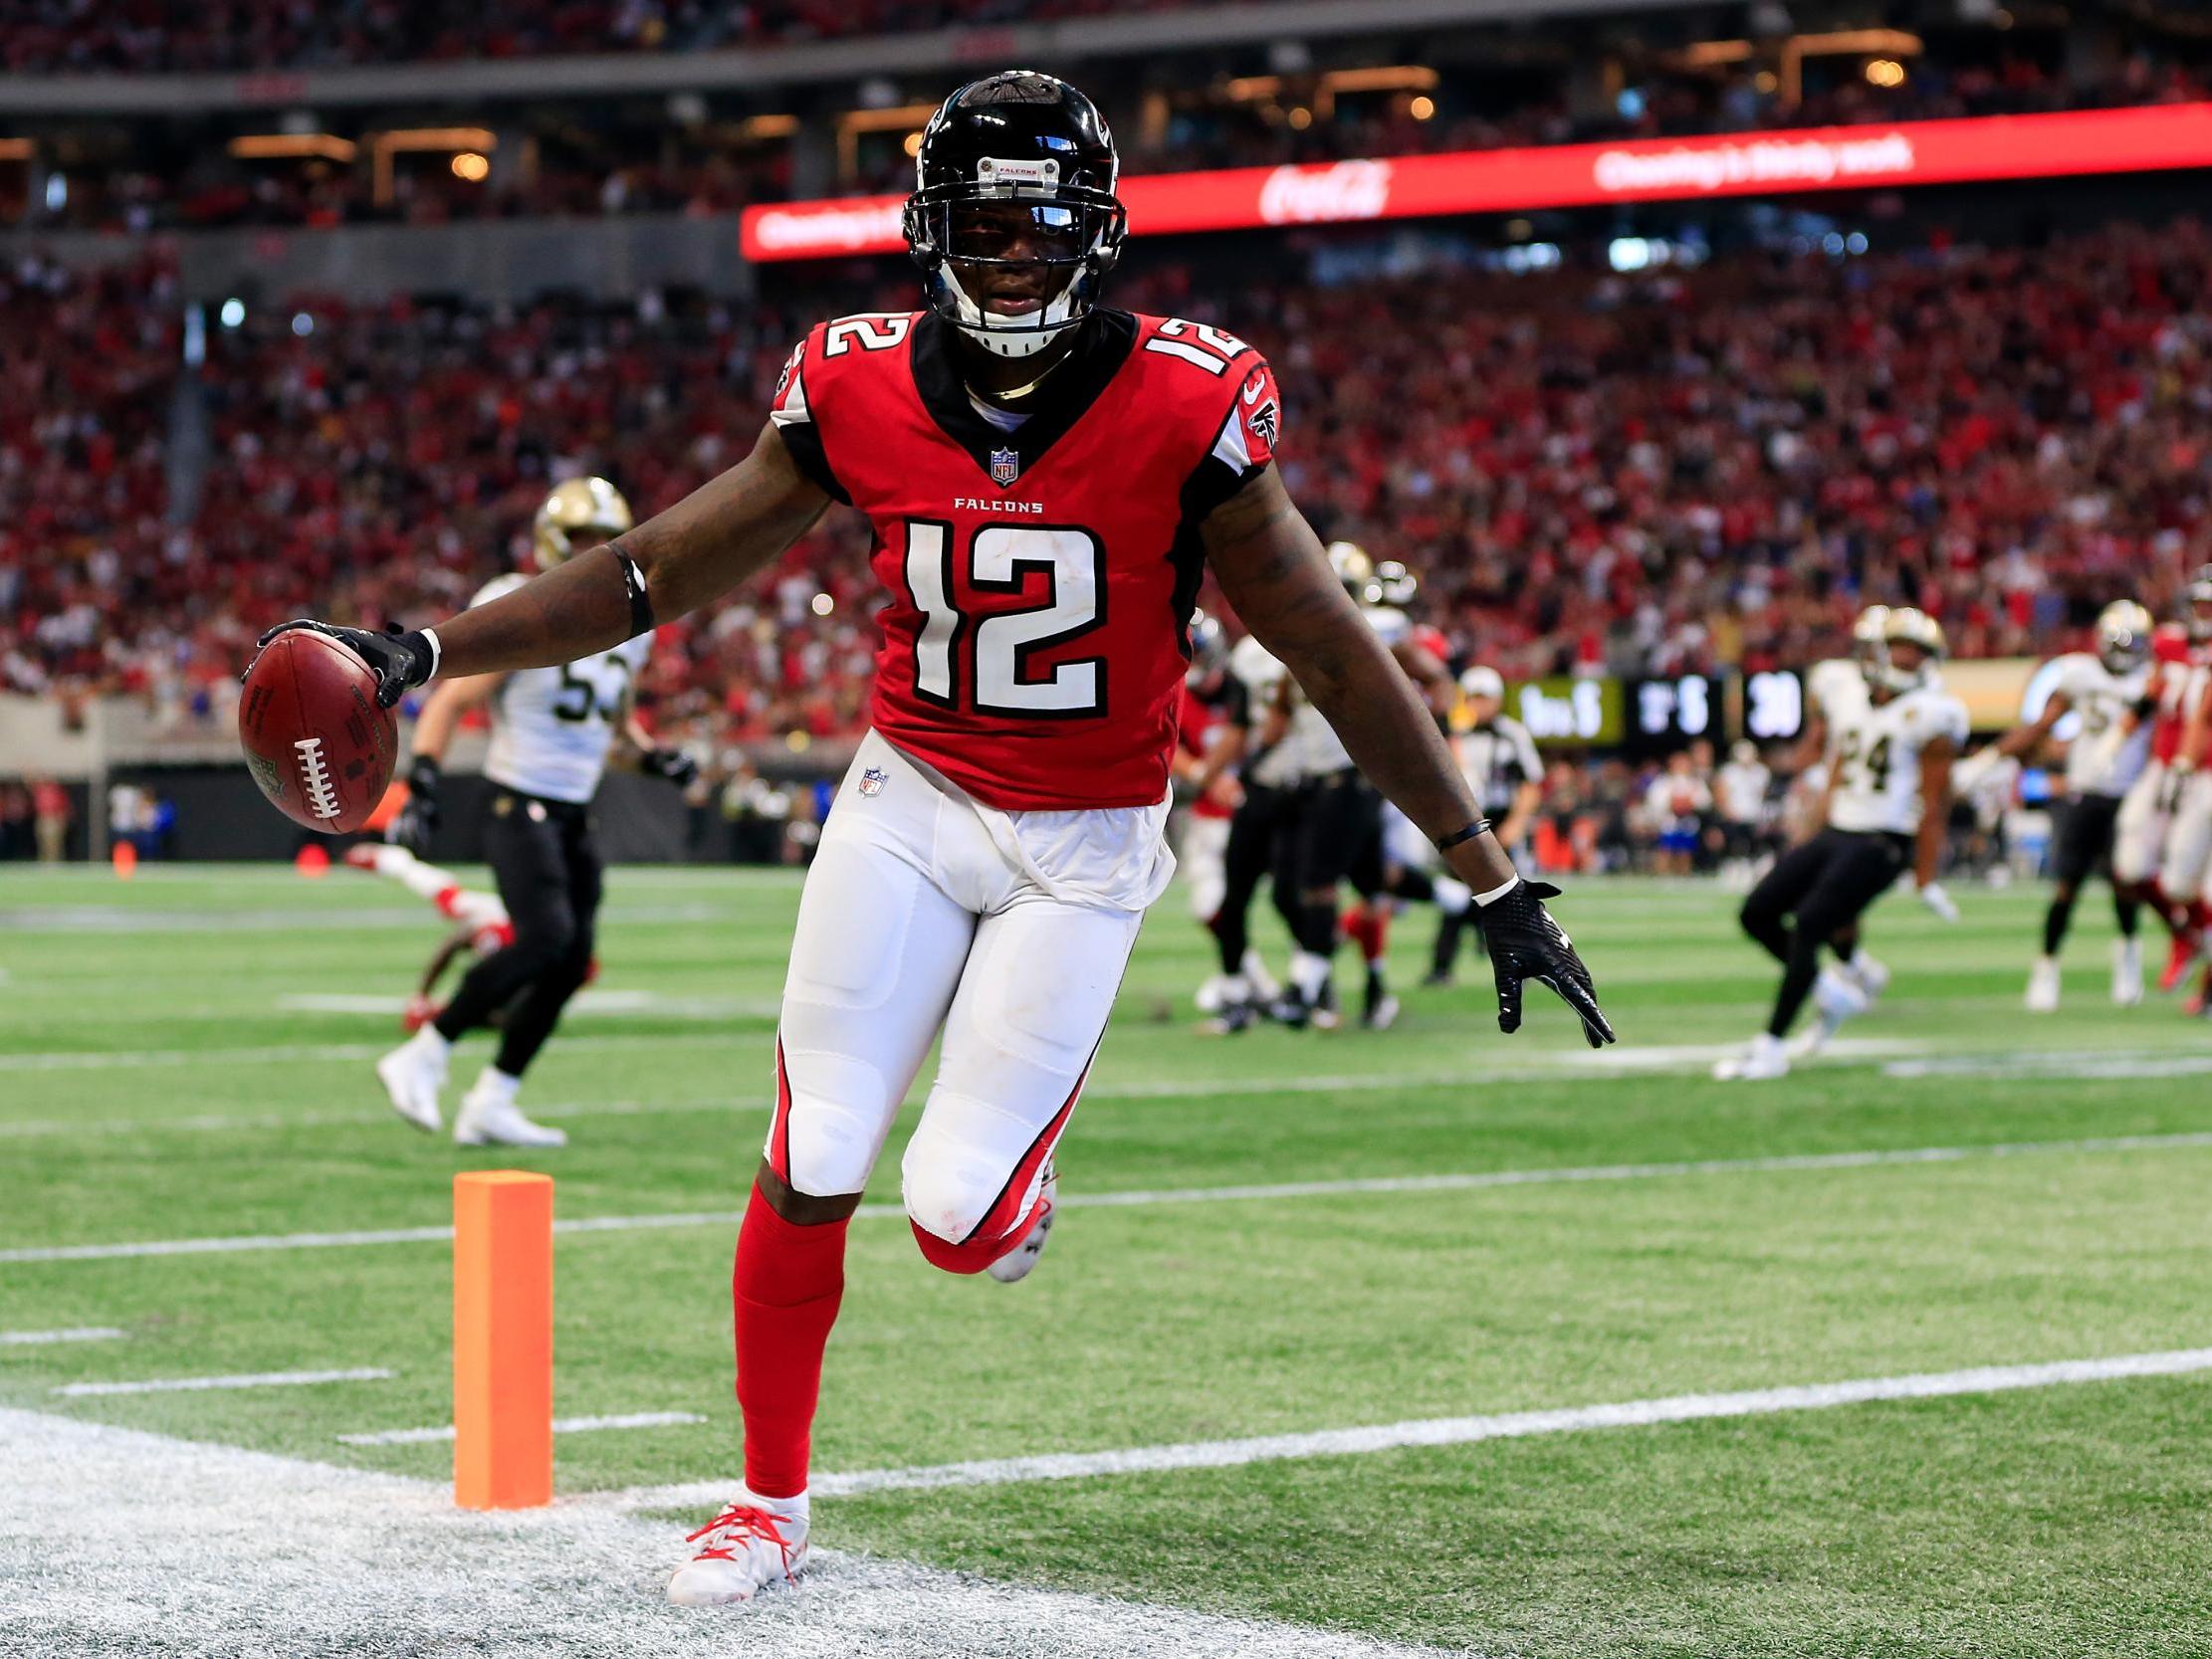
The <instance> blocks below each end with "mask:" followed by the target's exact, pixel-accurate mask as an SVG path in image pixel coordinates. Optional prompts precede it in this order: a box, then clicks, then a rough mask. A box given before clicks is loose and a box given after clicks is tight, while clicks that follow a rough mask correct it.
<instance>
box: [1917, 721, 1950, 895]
mask: <svg viewBox="0 0 2212 1659" xmlns="http://www.w3.org/2000/svg"><path fill="white" fill-rule="evenodd" d="M1950 826H1951V748H1950V744H1949V743H1947V742H1942V741H1937V742H1932V743H1930V744H1928V746H1927V747H1926V748H1924V749H1922V750H1921V751H1920V833H1919V836H1918V838H1917V839H1916V840H1915V842H1914V844H1913V849H1912V850H1913V860H1912V879H1913V881H1914V883H1915V884H1916V885H1918V886H1920V887H1926V886H1927V885H1928V884H1929V883H1931V882H1933V881H1934V880H1935V878H1936V877H1937V876H1939V875H1940V874H1942V870H1943V843H1944V841H1945V839H1946V838H1947V837H1948V836H1949V834H1950Z"/></svg>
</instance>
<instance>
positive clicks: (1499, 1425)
mask: <svg viewBox="0 0 2212 1659" xmlns="http://www.w3.org/2000/svg"><path fill="white" fill-rule="evenodd" d="M2205 1370H2212V1348H2181V1349H2176V1350H2173V1351H2170V1352H2163V1353H2126V1354H2120V1355H2118V1356H2116V1357H2113V1358H2109V1359H2062V1360H2058V1361H2056V1362H2053V1363H2047V1364H2034V1365H1980V1366H1975V1367H1973V1368H1972V1369H1968V1370H1958V1371H1927V1372H1918V1373H1914V1374H1911V1375H1907V1376H1870V1377H1859V1378H1856V1379H1854V1380H1851V1381H1848V1382H1815V1383H1808V1384H1803V1385H1800V1386H1794V1387H1786V1388H1752V1389H1746V1390H1744V1391H1742V1392H1740V1393H1728V1394H1674V1395H1670V1396H1668V1397H1666V1398H1663V1399H1647V1400H1623V1401H1620V1402H1618V1403H1615V1404H1610V1405H1581V1406H1569V1407H1566V1408H1563V1409H1555V1410H1548V1411H1510V1412H1502V1413H1496V1414H1491V1415H1484V1416H1475V1417H1431V1418H1423V1419H1420V1420H1417V1421H1413V1422H1404V1423H1379V1424H1375V1425H1373V1426H1370V1427H1364V1428H1338V1429H1322V1430H1319V1431H1317V1432H1314V1433H1308V1434H1269V1435H1261V1436H1257V1437H1255V1438H1251V1439H1243V1440H1197V1441H1187V1442H1185V1443H1183V1444H1180V1445H1172V1446H1132V1447H1128V1448H1126V1449H1123V1450H1119V1451H1103V1452H1053V1453H1049V1454H1047V1455H1045V1456H1042V1457H1009V1458H981V1459H977V1460H975V1461H973V1462H968V1463H938V1464H927V1465H923V1466H920V1467H916V1468H910V1469H863V1470H856V1471H854V1472H852V1473H849V1474H832V1475H817V1476H815V1477H814V1478H813V1480H812V1482H811V1483H810V1485H809V1487H808V1490H809V1492H810V1493H811V1494H812V1495H813V1496H814V1497H817V1498H846V1497H852V1496H854V1495H856V1494H859V1493H865V1492H913V1491H924V1490H928V1489H930V1488H934V1487H946V1486H1004V1485H1009V1484H1013V1483H1016V1482H1024V1481H1066V1480H1085V1479H1089V1478H1092V1477H1095V1476H1101V1475H1140V1474H1153V1473H1158V1472H1160V1471H1163V1470H1173V1469H1228V1468H1234V1467H1237V1466H1239V1465H1241V1464H1246V1463H1264V1462H1273V1461H1278V1460H1280V1459H1283V1458H1300V1457H1350V1456H1356V1455H1358V1454H1361V1453H1366V1452H1388V1451H1397V1450H1400V1449H1402V1448H1405V1447H1409V1446H1464V1445H1471V1444H1473V1443H1474V1442H1476V1441H1481V1440H1517V1439H1522V1438H1525V1437H1527V1436H1529V1435H1537V1434H1575V1433H1581V1432H1583V1431H1586V1430H1590V1429H1608V1428H1650V1427H1654V1426H1656V1425H1659V1424H1662V1423H1692V1422H1699V1421H1702V1420H1704V1419H1706V1418H1711V1417H1763V1416H1769V1415H1772V1414H1774V1413H1776V1412H1785V1411H1823V1410H1827V1409H1829V1408H1831V1407H1834V1406H1841V1405H1866V1404H1870V1403H1872V1402H1875V1401H1878V1400H1915V1399H1939V1398H1944V1397H1946V1396H1949V1395H1953V1394H1993V1393H2003V1392H2007V1391H2010V1390H2013V1389H2018V1388H2051V1387H2057V1386H2060V1385H2063V1384H2067V1383H2078V1382H2111V1381H2117V1380H2120V1379H2122V1378H2126V1377H2143V1376H2183V1375H2187V1374H2189V1373H2191V1372H2194V1371H2205ZM721 1490H722V1488H721V1487H719V1486H713V1485H707V1484H701V1483H686V1484H684V1485H680V1486H661V1487H635V1488H631V1489H630V1490H628V1491H625V1492H621V1493H616V1494H613V1495H611V1497H610V1499H609V1501H610V1502H614V1503H617V1504H619V1505H621V1506H622V1507H624V1508H627V1509H632V1510H641V1509H685V1508H689V1507H691V1506H693V1505H697V1504H706V1503H713V1502H715V1501H716V1500H715V1497H714V1494H716V1493H719V1492H720V1491H721Z"/></svg>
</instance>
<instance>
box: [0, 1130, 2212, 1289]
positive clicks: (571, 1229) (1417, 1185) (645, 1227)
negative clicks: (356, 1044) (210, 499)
mask: <svg viewBox="0 0 2212 1659" xmlns="http://www.w3.org/2000/svg"><path fill="white" fill-rule="evenodd" d="M2204 1146H2212V1131H2204V1132H2195V1133H2188V1134H2179V1135H2109V1136H2092V1137H2087V1138H2085V1139H2082V1140H2078V1141H1996V1142H1993V1143H1991V1144H1989V1145H1986V1146H1906V1147H1901V1148H1894V1149H1887V1150H1876V1151H1857V1152H1804V1153H1795V1154H1784V1155H1781V1156H1776V1157H1714V1158H1693V1159H1688V1160H1685V1161H1682V1162H1678V1163H1600V1164H1582V1165H1569V1166H1566V1167H1557V1168H1552V1167H1539V1168H1533V1169H1479V1170H1470V1171H1466V1172H1464V1173H1458V1174H1445V1175H1374V1176H1364V1177H1351V1178H1348V1179H1344V1180H1334V1181H1275V1182H1266V1183H1257V1184H1253V1185H1248V1186H1191V1187H1144V1188H1136V1189H1132V1190H1127V1191H1119V1192H1065V1193H1062V1194H1061V1196H1060V1199H1059V1202H1060V1203H1061V1204H1062V1205H1063V1206H1065V1207H1067V1208H1071V1209H1082V1208H1099V1209H1113V1208H1120V1207H1124V1206H1132V1205H1134V1206H1143V1205H1150V1204H1215V1203H1240V1202H1252V1201H1265V1200H1271V1199H1297V1198H1339V1197H1346V1196H1351V1195H1355V1194H1360V1193H1379V1192H1401V1193H1422V1192H1481V1191H1486V1190H1489V1189H1491V1188H1494V1187H1511V1186H1558V1185H1564V1184H1573V1183H1578V1182H1585V1181H1642V1180H1665V1179H1672V1178H1674V1177H1677V1176H1682V1175H1758V1174H1781V1173H1789V1172H1793V1171H1800V1170H1823V1169H1879V1168H1884V1167H1888V1166H1891V1165H1896V1164H1919V1163H1963V1162H1967V1161H1970V1160H1972V1159H1977V1158H1997V1157H2031V1156H2045V1155H2049V1154H2052V1153H2065V1152H2077V1153H2095V1152H2141V1151H2179V1150H2186V1149H2189V1148H2193V1147H2204ZM854 1213H855V1215H856V1216H858V1217H859V1218H860V1219H863V1220H875V1221H888V1220H897V1219H901V1218H903V1217H904V1216H905V1214H906V1211H905V1210H904V1209H903V1208H902V1207H901V1206H899V1205H897V1204H862V1205H861V1206H860V1208H859V1209H858V1210H857V1211H855V1212H854ZM743 1219H744V1212H743V1211H741V1210H734V1209H730V1210H677V1211H671V1212H668V1213H664V1214H658V1215H591V1216H575V1217H570V1218H567V1219H564V1220H556V1221H555V1222H554V1223H553V1231H554V1232H556V1233H631V1232H651V1231H657V1230H660V1229H665V1228H671V1227H734V1226H736V1225H737V1224H738V1222H740V1221H741V1220H743ZM452 1237H453V1229H452V1228H451V1227H450V1226H443V1227H387V1228H381V1229H375V1230H369V1231H362V1232H347V1233H241V1234H236V1235H233V1236H230V1237H226V1238H172V1239H146V1240H140V1241H134V1242H128V1243H119V1244H42V1245H30V1246H24V1247H20V1248H16V1249H9V1250H0V1263H7V1262H99V1261H117V1260H126V1259H128V1258H130V1257H134V1256H200V1255H226V1254H230V1253H232V1252H235V1251H254V1250H326V1249H347V1248H358V1247H366V1246H374V1245H385V1244H442V1243H445V1242H446V1241H447V1240H449V1239H451V1238H452Z"/></svg>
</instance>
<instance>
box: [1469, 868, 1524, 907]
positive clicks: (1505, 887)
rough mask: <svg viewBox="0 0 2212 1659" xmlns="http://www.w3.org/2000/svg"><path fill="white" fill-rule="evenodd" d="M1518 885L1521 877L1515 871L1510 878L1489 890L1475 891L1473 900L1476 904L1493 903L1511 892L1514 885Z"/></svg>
mask: <svg viewBox="0 0 2212 1659" xmlns="http://www.w3.org/2000/svg"><path fill="white" fill-rule="evenodd" d="M1520 885H1521V878H1520V876H1519V874H1518V873H1517V872H1516V873H1515V874H1514V875H1513V876H1512V878H1511V879H1510V880H1508V881H1505V882H1503V883H1501V884H1499V885H1498V886H1496V887H1493V888H1491V889H1490V891H1489V892H1487V893H1477V894H1476V895H1475V896H1474V902H1475V903H1476V904H1477V905H1494V904H1496V903H1497V902H1498V901H1499V900H1500V899H1502V898H1504V897H1505V896H1506V895H1507V894H1508V893H1511V892H1512V891H1513V890H1514V889H1515V888H1516V887H1519V886H1520Z"/></svg>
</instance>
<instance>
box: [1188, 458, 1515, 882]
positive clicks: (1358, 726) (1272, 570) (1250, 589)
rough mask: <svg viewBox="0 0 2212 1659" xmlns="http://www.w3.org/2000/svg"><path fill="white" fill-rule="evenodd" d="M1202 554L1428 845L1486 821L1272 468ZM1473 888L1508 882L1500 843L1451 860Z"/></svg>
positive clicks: (1211, 533)
mask: <svg viewBox="0 0 2212 1659" xmlns="http://www.w3.org/2000/svg"><path fill="white" fill-rule="evenodd" d="M1204 534H1205V539H1206V551H1207V557H1208V558H1209V559H1210V560H1211V561H1212V563H1213V566H1214V574H1215V577H1216V578H1217V580H1218V581H1219V582H1220V584H1221V591H1222V593H1223V594H1225V595H1226V596H1227V598H1228V602H1229V603H1230V605H1232V606H1233V607H1235V610H1236V615H1237V617H1238V619H1239V620H1241V621H1242V622H1243V624H1244V626H1245V627H1247V628H1249V629H1250V630H1251V631H1252V633H1253V634H1254V635H1255V636H1256V637H1257V638H1258V640H1259V643H1260V644H1262V645H1264V646H1265V647H1266V648H1267V649H1268V650H1269V651H1271V652H1273V653H1274V654H1275V655H1276V656H1277V657H1279V658H1280V659H1281V660H1282V663H1283V666H1284V667H1285V668H1287V669H1289V671H1290V674H1291V677H1292V678H1293V679H1295V680H1296V681H1297V682H1298V685H1299V687H1300V689H1301V690H1303V691H1304V692H1305V694H1306V696H1307V697H1308V698H1309V699H1310V700H1311V701H1312V703H1313V706H1314V707H1315V708H1316V709H1318V710H1320V711H1321V713H1322V716H1323V717H1324V718H1325V719H1326V720H1327V721H1328V723H1329V724H1330V725H1331V726H1334V727H1335V728H1336V731H1337V734H1338V735H1339V736H1340V737H1342V738H1343V739H1344V746H1345V748H1346V749H1347V750H1348V751H1349V752H1350V754H1351V756H1352V759H1353V760H1354V762H1355V763H1357V764H1358V766H1359V768H1360V770H1361V771H1362V772H1363V773H1365V774H1366V776H1367V779H1368V781H1369V782H1370V783H1372V784H1374V785H1375V787H1376V788H1378V789H1380V790H1381V791H1382V792H1383V793H1384V795H1386V796H1387V797H1389V799H1390V800H1391V801H1392V802H1393V804H1395V805H1396V806H1397V807H1398V809H1399V810H1400V811H1401V812H1403V813H1405V814H1406V816H1407V817H1409V818H1411V819H1412V820H1413V821H1414V823H1415V824H1416V825H1418V826H1419V827H1420V829H1421V831H1422V833H1423V834H1425V835H1427V836H1428V837H1429V838H1430V839H1431V840H1433V841H1434V840H1438V839H1441V838H1442V837H1445V836H1448V835H1451V834H1454V833H1455V832H1457V831H1458V830H1460V829H1463V828H1464V827H1465V826H1466V825H1467V824H1469V823H1471V822H1473V821H1474V820H1475V819H1477V818H1479V817H1480V816H1481V815H1482V814H1481V812H1480V810H1479V809H1478V808H1477V807H1476V805H1475V802H1474V797H1473V796H1472V795H1471V794H1470V793H1469V792H1468V790H1467V784H1466V779H1465V778H1464V777H1462V776H1461V775H1460V773H1459V768H1458V766H1457V764H1456V763H1455V762H1454V761H1453V760H1452V758H1451V751H1450V749H1448V748H1447V747H1445V745H1444V740H1443V734H1442V733H1441V732H1439V731H1438V729H1437V723H1436V721H1435V720H1434V719H1433V718H1431V716H1430V713H1429V709H1428V707H1427V705H1425V704H1424V703H1423V702H1422V700H1421V695H1420V693H1419V692H1418V691H1417V690H1416V689H1415V687H1414V683H1413V682H1412V681H1411V680H1409V679H1408V678H1407V677H1406V674H1405V671H1404V670H1403V669H1401V668H1400V667H1399V665H1398V661H1397V659H1396V658H1395V657H1393V656H1392V655H1391V652H1390V648H1389V647H1388V646H1386V645H1384V643H1383V642H1382V640H1381V638H1380V637H1378V636H1377V634H1376V632H1375V630H1374V629H1372V628H1370V627H1369V626H1368V625H1367V623H1366V622H1365V621H1364V620H1362V619H1361V616H1360V613H1359V609H1358V607H1357V606H1355V605H1354V604H1353V603H1352V599H1351V596H1350V595H1349V594H1347V593H1346V592H1345V591H1344V586H1343V583H1341V582H1340V581H1339V580H1338V579H1337V575H1336V572H1335V571H1334V570H1333V569H1331V568H1330V565H1329V559H1328V555H1327V554H1326V553H1325V552H1323V551H1322V548H1321V540H1320V537H1318V536H1316V535H1315V534H1314V533H1313V528H1312V526H1311V525H1309V524H1308V523H1307V522H1306V520H1305V518H1304V516H1303V515H1301V514H1300V513H1299V512H1298V509H1297V507H1296V506H1295V505H1294V504H1293V503H1292V502H1291V500H1290V496H1289V493H1288V492H1287V491H1285V490H1284V489H1283V485H1282V480H1281V479H1280V478H1279V477H1278V476H1277V475H1276V473H1275V469H1274V468H1272V467H1269V468H1268V469H1267V470H1266V471H1265V472H1263V473H1261V474H1260V475H1259V476H1258V477H1257V478H1255V479H1253V480H1252V481H1251V482H1250V483H1249V484H1247V485H1245V486H1244V488H1243V489H1242V490H1240V491H1238V492H1237V494H1236V495H1235V496H1233V497H1231V498H1230V499H1229V500H1228V501H1226V502H1224V503H1222V504H1221V506H1219V507H1217V508H1216V509H1215V510H1214V512H1213V513H1212V514H1210V515H1209V516H1208V518H1207V519H1206V523H1205V525H1204ZM1444 856H1445V858H1446V860H1447V862H1449V864H1450V865H1451V869H1452V873H1453V874H1454V875H1456V876H1458V877H1459V878H1460V879H1461V880H1462V881H1465V882H1466V883H1467V884H1468V885H1469V886H1471V887H1473V888H1474V889H1475V890H1476V891H1477V892H1487V891H1488V890H1490V889H1491V888H1495V887H1498V886H1501V885H1502V884H1504V883H1506V882H1508V881H1510V880H1511V879H1512V876H1513V873H1514V872H1513V863H1512V860H1510V859H1509V858H1507V857H1506V856H1505V850H1504V849H1503V848H1502V847H1500V846H1499V845H1498V843H1497V840H1496V838H1495V837H1494V836H1491V835H1480V836H1476V837H1475V838H1474V839H1472V840H1470V841H1462V842H1460V843H1458V844H1457V845H1455V846H1453V847H1452V848H1450V849H1449V850H1448V851H1447V852H1446V853H1445V855H1444Z"/></svg>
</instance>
